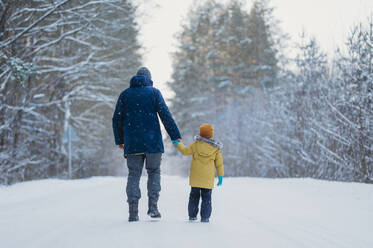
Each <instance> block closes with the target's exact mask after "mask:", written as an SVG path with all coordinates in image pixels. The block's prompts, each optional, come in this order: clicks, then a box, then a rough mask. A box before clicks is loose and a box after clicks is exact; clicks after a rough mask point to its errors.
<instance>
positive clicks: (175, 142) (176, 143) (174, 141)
mask: <svg viewBox="0 0 373 248" xmlns="http://www.w3.org/2000/svg"><path fill="white" fill-rule="evenodd" d="M172 143H174V144H175V145H176V146H177V145H178V144H179V143H180V141H178V140H172Z"/></svg>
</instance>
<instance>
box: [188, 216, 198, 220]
mask: <svg viewBox="0 0 373 248" xmlns="http://www.w3.org/2000/svg"><path fill="white" fill-rule="evenodd" d="M195 220H197V217H189V221H195Z"/></svg>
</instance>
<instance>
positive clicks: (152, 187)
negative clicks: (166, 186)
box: [126, 153, 162, 204]
mask: <svg viewBox="0 0 373 248" xmlns="http://www.w3.org/2000/svg"><path fill="white" fill-rule="evenodd" d="M161 160H162V153H145V154H143V155H128V156H127V167H128V180H127V187H126V193H127V201H128V203H130V204H131V203H138V201H139V199H140V198H141V191H140V185H139V184H140V177H141V173H142V169H143V167H144V162H145V168H146V170H147V172H148V197H149V198H154V199H155V200H158V197H159V192H160V191H161V168H160V167H161Z"/></svg>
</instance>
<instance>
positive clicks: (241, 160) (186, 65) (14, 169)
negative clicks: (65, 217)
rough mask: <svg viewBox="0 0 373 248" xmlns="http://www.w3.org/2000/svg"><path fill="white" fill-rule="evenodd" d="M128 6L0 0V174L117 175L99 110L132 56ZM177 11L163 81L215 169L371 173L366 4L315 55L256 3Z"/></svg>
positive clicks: (118, 162)
mask: <svg viewBox="0 0 373 248" xmlns="http://www.w3.org/2000/svg"><path fill="white" fill-rule="evenodd" d="M139 4H142V3H141V2H134V1H126V0H53V1H46V0H30V1H22V0H0V48H1V50H0V184H5V185H9V184H14V183H17V182H22V181H28V180H34V179H42V178H69V177H72V178H85V177H91V176H105V175H118V174H120V173H122V170H123V164H124V162H123V157H122V156H119V155H118V149H117V148H116V147H115V145H114V138H113V133H112V128H111V125H112V124H111V118H112V115H113V111H114V105H115V102H116V100H117V98H118V96H119V94H120V92H121V91H122V90H124V89H125V88H127V87H128V86H129V79H130V78H131V76H132V75H133V74H134V73H135V72H136V70H137V69H138V68H139V67H140V66H141V65H142V62H143V61H142V57H143V56H142V51H143V50H142V44H141V42H140V41H139V33H140V30H141V27H140V25H139V22H138V18H139V15H140V13H139V11H138V7H139ZM185 11H186V13H187V14H186V15H185V16H186V18H185V20H184V21H183V22H182V24H181V25H182V27H181V32H179V33H178V34H176V35H177V49H176V51H175V52H174V53H173V54H172V58H173V68H172V69H173V72H172V77H171V78H172V80H171V81H170V82H168V87H169V88H170V89H171V90H172V92H173V96H172V98H171V99H169V101H168V105H169V108H170V110H171V112H172V114H173V117H174V119H175V121H176V122H177V124H178V125H179V128H180V130H181V132H182V136H183V140H184V141H185V143H188V144H189V143H191V142H192V139H193V136H194V135H195V134H196V130H198V127H199V126H200V124H201V123H205V122H209V123H211V124H212V125H213V126H214V127H215V133H216V139H218V140H220V141H221V142H222V143H223V144H224V149H223V156H224V164H225V174H226V176H231V177H238V176H239V177H243V176H249V177H271V178H278V177H281V178H284V177H311V178H318V179H326V180H338V181H355V182H364V183H372V182H373V12H372V15H371V16H366V18H365V20H366V21H365V22H362V23H351V26H349V27H346V33H348V34H349V35H348V37H347V38H346V40H345V41H343V44H344V45H343V46H342V47H337V48H336V49H335V52H334V53H333V54H329V53H326V52H325V51H323V50H322V49H321V48H320V46H319V43H318V41H317V39H315V38H314V37H313V35H312V33H307V30H305V32H304V34H303V35H302V39H301V42H298V44H297V45H296V46H295V47H294V46H292V45H291V44H292V42H293V41H292V40H291V39H290V38H289V37H288V35H287V33H286V30H282V28H281V26H280V25H279V20H278V19H277V18H276V17H275V9H273V8H272V7H271V2H270V1H267V0H256V1H252V2H247V1H241V0H231V1H228V2H227V3H226V4H223V3H220V2H218V1H215V0H205V1H200V2H199V3H198V4H196V5H193V7H192V8H191V9H189V10H185ZM155 80H156V79H155ZM72 130H73V133H74V135H73V136H74V139H73V142H72V146H73V148H72V151H73V152H72V153H71V143H70V144H69V142H68V140H69V137H70V140H71V136H72V135H71V133H72ZM164 139H165V144H166V143H171V142H170V140H169V137H168V136H167V134H165V135H164ZM69 146H70V147H69ZM169 146H170V147H171V144H169ZM69 153H71V161H69ZM165 156H166V157H172V156H175V150H174V149H171V148H169V149H166V155H165ZM178 159H179V160H178V163H180V164H181V165H180V166H182V168H183V169H184V170H185V175H187V170H188V161H187V160H186V159H181V158H178ZM69 164H72V165H73V167H72V169H71V171H70V175H69Z"/></svg>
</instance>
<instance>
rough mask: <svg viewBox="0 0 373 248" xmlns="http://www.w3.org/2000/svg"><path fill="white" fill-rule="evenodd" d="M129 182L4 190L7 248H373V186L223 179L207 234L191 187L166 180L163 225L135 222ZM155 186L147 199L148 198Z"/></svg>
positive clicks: (2, 225) (0, 218)
mask: <svg viewBox="0 0 373 248" xmlns="http://www.w3.org/2000/svg"><path fill="white" fill-rule="evenodd" d="M125 182H126V180H125V179H121V178H92V179H87V180H74V181H63V180H43V181H35V182H27V183H21V184H17V185H13V186H11V187H0V247H2V248H18V247H27V248H32V247H35V248H36V247H37V248H43V247H47V248H51V247H53V248H58V247H66V248H72V247H79V248H84V247H89V248H95V247H105V248H106V247H107V248H109V247H114V248H116V247H121V248H132V247H144V248H145V247H149V248H150V247H151V248H153V247H159V248H167V247H172V248H175V247H176V248H182V247H188V248H191V247H204V248H207V247H213V248H218V247H237V248H238V247H255V248H260V247H286V248H292V247H295V248H301V247H317V248H320V247H349V248H358V247H366V248H371V247H373V231H372V230H373V229H372V224H373V186H372V185H364V184H356V183H337V182H326V181H318V180H311V179H278V180H273V179H255V178H254V179H253V178H235V179H230V178H226V179H224V184H223V186H222V187H220V188H215V189H214V191H213V215H212V217H211V222H210V223H208V224H204V223H200V222H195V223H189V222H188V221H187V212H186V211H187V210H186V206H187V199H188V192H189V187H188V183H187V179H185V178H180V177H168V176H164V177H162V187H163V189H162V194H161V199H160V210H161V213H162V214H163V218H162V219H161V220H160V221H151V220H150V219H149V218H148V217H147V216H146V201H147V199H146V197H143V198H142V200H141V202H140V204H141V206H140V222H138V223H128V222H127V211H128V208H127V204H125V197H124V185H125ZM145 183H146V178H142V192H143V196H145V195H146V191H145V188H146V186H145V185H146V184H145Z"/></svg>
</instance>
